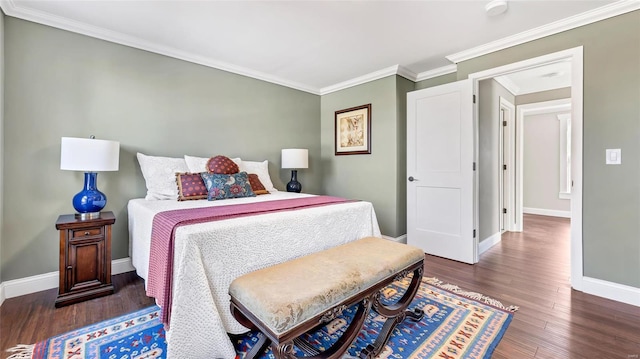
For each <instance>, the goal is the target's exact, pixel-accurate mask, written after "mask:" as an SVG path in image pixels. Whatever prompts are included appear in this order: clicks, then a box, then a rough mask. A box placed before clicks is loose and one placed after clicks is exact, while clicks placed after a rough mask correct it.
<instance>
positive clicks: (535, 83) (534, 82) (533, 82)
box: [495, 61, 571, 95]
mask: <svg viewBox="0 0 640 359" xmlns="http://www.w3.org/2000/svg"><path fill="white" fill-rule="evenodd" d="M495 79H496V81H498V82H499V83H500V84H502V86H504V87H506V88H507V90H509V91H510V92H511V93H512V94H514V95H525V94H528V93H534V92H540V91H548V90H555V89H559V88H563V87H570V86H571V62H569V61H561V62H557V63H555V64H550V65H545V66H539V67H534V68H531V69H528V70H523V71H519V72H514V73H511V74H508V75H503V76H498V77H496V78H495Z"/></svg>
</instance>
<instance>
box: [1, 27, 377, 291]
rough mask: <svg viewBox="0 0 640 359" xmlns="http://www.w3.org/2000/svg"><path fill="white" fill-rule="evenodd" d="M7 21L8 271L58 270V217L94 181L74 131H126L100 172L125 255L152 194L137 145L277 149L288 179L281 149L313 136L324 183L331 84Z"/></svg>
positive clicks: (258, 155)
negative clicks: (243, 72)
mask: <svg viewBox="0 0 640 359" xmlns="http://www.w3.org/2000/svg"><path fill="white" fill-rule="evenodd" d="M4 25H5V27H4V29H5V40H6V41H5V46H6V53H5V66H6V73H5V75H6V78H5V81H6V82H5V86H4V89H5V111H4V115H5V117H4V125H5V128H4V141H5V142H4V145H5V149H6V151H3V158H4V166H5V167H4V173H6V174H9V173H10V174H12V175H5V176H3V178H4V187H3V191H2V192H3V193H4V201H3V203H4V208H9V209H10V210H5V211H4V215H3V220H4V227H3V229H2V257H1V259H2V260H1V267H2V281H6V280H11V279H16V278H23V277H28V276H33V275H37V274H43V273H48V272H54V271H57V270H58V251H59V250H58V234H57V231H56V230H55V226H54V223H55V221H56V219H57V217H58V215H59V214H63V213H72V212H73V207H72V206H71V198H72V197H73V195H74V194H75V193H77V192H78V191H79V190H80V189H81V188H82V184H83V174H82V173H79V172H71V171H61V170H60V138H61V137H63V136H71V137H88V136H89V135H95V136H96V137H97V138H102V139H111V140H117V141H120V170H119V171H118V172H104V173H100V174H99V176H98V187H99V188H100V189H101V190H102V191H103V192H105V194H106V195H107V197H108V200H109V201H108V203H107V207H106V208H105V210H111V211H114V212H115V214H116V216H117V221H116V224H115V225H114V233H113V243H112V244H113V249H112V252H113V258H114V259H118V258H124V257H127V256H128V248H129V244H128V242H129V241H128V230H127V214H126V205H127V201H128V200H129V199H131V198H137V197H144V195H145V186H144V180H143V177H142V174H141V172H140V169H139V165H138V162H137V160H136V157H135V156H136V152H138V151H140V152H143V153H145V154H148V155H161V156H172V157H181V156H183V155H184V154H189V155H194V156H211V155H217V154H225V155H229V156H231V157H236V156H239V157H242V158H243V159H246V160H265V159H267V160H269V162H270V163H269V165H270V174H271V177H272V180H273V182H274V184H275V186H276V187H277V188H279V189H281V190H283V189H284V186H285V185H284V184H286V182H288V181H289V179H290V171H289V170H280V169H279V166H280V150H281V149H282V148H288V147H302V148H308V149H309V159H310V164H309V169H306V170H302V171H300V173H299V179H300V181H301V182H302V183H303V185H304V188H305V191H308V192H311V193H319V192H320V190H321V185H320V184H321V181H322V178H321V173H322V171H321V160H320V136H319V135H318V134H319V132H320V124H321V122H320V96H317V95H313V94H309V93H306V92H302V91H298V90H293V89H290V88H287V87H283V86H279V85H274V84H271V83H267V82H263V81H259V80H255V79H252V78H248V77H244V76H240V75H235V74H231V73H228V72H224V71H219V70H216V69H212V68H208V67H204V66H200V65H196V64H192V63H188V62H184V61H181V60H177V59H173V58H170V57H165V56H161V55H157V54H153V53H150V52H146V51H142V50H138V49H133V48H129V47H126V46H122V45H117V44H114V43H110V42H106V41H102V40H98V39H94V38H91V37H87V36H83V35H78V34H74V33H70V32H67V31H63V30H58V29H54V28H51V27H47V26H43V25H39V24H35V23H31V22H27V21H23V20H19V19H15V18H11V17H7V18H5V24H4ZM379 112H380V113H381V114H382V113H384V111H383V110H382V109H380V110H379ZM374 126H375V125H374ZM381 127H382V126H381ZM374 128H375V127H374ZM374 143H375V142H374ZM374 146H375V145H374Z"/></svg>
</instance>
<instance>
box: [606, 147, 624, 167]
mask: <svg viewBox="0 0 640 359" xmlns="http://www.w3.org/2000/svg"><path fill="white" fill-rule="evenodd" d="M606 162H607V164H608V165H619V164H621V163H622V150H620V149H619V148H614V149H607V158H606Z"/></svg>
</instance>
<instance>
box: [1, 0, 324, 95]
mask: <svg viewBox="0 0 640 359" xmlns="http://www.w3.org/2000/svg"><path fill="white" fill-rule="evenodd" d="M0 8H2V10H3V11H4V13H5V14H6V15H8V16H12V17H16V18H19V19H23V20H27V21H32V22H35V23H38V24H43V25H48V26H51V27H55V28H58V29H62V30H67V31H70V32H74V33H78V34H82V35H86V36H90V37H94V38H97V39H101V40H105V41H109V42H113V43H116V44H120V45H125V46H129V47H133V48H136V49H141V50H145V51H149V52H153V53H156V54H160V55H165V56H169V57H172V58H175V59H179V60H184V61H187V62H192V63H195V64H198V65H203V66H207V67H212V68H215V69H218V70H223V71H227V72H231V73H234V74H238V75H242V76H247V77H251V78H254V79H257V80H262V81H266V82H270V83H274V84H276V85H281V86H286V87H290V88H293V89H296V90H300V91H304V92H309V93H312V94H314V95H319V94H320V92H319V90H318V89H317V88H313V87H310V86H307V85H304V84H300V83H296V82H293V81H287V80H284V79H281V78H278V77H275V76H271V75H269V74H265V73H262V72H259V71H254V70H251V69H247V68H244V67H240V66H236V65H232V64H228V63H225V62H221V61H213V60H211V59H208V58H205V57H202V56H198V55H195V54H192V53H189V52H186V51H181V50H178V49H175V48H173V47H169V46H162V45H158V44H156V43H153V42H150V41H146V40H143V39H140V38H137V37H135V36H130V35H126V34H123V33H120V32H116V31H112V30H108V29H105V28H102V27H98V26H93V25H89V24H86V23H83V22H79V21H75V20H70V19H66V18H63V17H60V16H56V15H51V14H48V13H44V12H42V11H37V10H33V9H28V8H24V7H20V6H17V4H16V2H15V1H14V0H0Z"/></svg>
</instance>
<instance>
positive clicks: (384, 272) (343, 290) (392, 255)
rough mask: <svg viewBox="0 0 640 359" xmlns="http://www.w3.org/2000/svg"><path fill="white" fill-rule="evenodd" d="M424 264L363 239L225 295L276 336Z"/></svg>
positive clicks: (417, 255) (257, 277)
mask: <svg viewBox="0 0 640 359" xmlns="http://www.w3.org/2000/svg"><path fill="white" fill-rule="evenodd" d="M423 259H424V252H423V251H422V250H421V249H418V248H416V247H412V246H408V245H406V244H401V243H395V242H392V241H389V240H386V239H382V238H376V237H367V238H362V239H359V240H357V241H354V242H350V243H347V244H343V245H341V246H338V247H333V248H330V249H327V250H324V251H321V252H317V253H313V254H310V255H306V256H304V257H300V258H297V259H294V260H292V261H288V262H285V263H281V264H278V265H275V266H272V267H268V268H265V269H261V270H258V271H255V272H252V273H249V274H246V275H244V276H242V277H239V278H237V279H236V280H234V281H233V283H231V286H230V288H229V294H231V296H232V297H233V298H235V300H236V301H237V302H239V303H241V304H242V305H243V306H244V307H245V308H246V309H248V310H249V311H250V312H251V313H252V314H253V315H254V316H256V317H257V318H258V319H259V320H260V321H262V323H264V324H265V325H267V326H268V327H269V328H270V329H271V330H272V331H273V332H274V333H276V334H278V335H280V334H282V333H286V332H287V331H289V330H290V329H292V328H294V327H296V326H297V325H300V324H302V323H304V322H305V321H306V320H308V319H310V318H313V317H314V316H316V315H319V314H321V313H324V312H325V311H327V310H328V309H330V308H332V307H333V306H335V305H337V304H339V303H340V302H342V301H343V300H345V299H348V298H350V297H351V296H353V295H356V294H358V293H360V292H362V291H364V290H366V289H368V288H370V287H372V286H374V285H375V284H377V283H379V282H380V281H382V280H383V279H385V278H388V277H390V276H393V275H395V274H396V273H398V272H400V271H402V270H403V269H405V268H407V267H408V266H411V265H413V264H415V263H418V262H419V261H421V260H423ZM283 283H285V284H284V285H283Z"/></svg>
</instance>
